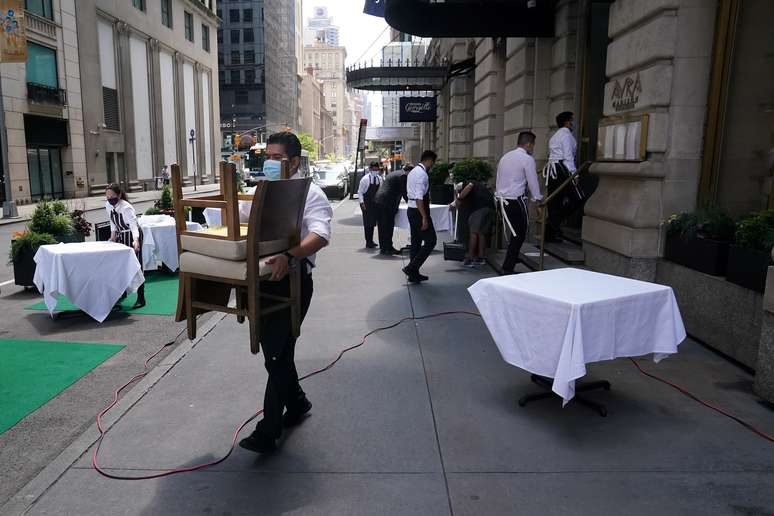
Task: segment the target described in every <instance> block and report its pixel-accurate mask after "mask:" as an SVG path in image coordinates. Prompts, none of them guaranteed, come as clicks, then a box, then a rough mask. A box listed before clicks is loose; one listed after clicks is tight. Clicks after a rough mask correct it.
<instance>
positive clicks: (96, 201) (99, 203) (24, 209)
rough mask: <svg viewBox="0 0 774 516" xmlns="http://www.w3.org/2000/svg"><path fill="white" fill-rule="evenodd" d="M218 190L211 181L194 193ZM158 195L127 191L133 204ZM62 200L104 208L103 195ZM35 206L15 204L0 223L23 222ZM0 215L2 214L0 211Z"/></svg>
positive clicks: (76, 205)
mask: <svg viewBox="0 0 774 516" xmlns="http://www.w3.org/2000/svg"><path fill="white" fill-rule="evenodd" d="M218 190H220V185H219V184H217V183H213V184H206V185H198V186H197V187H196V190H195V191H196V193H201V194H206V193H209V192H214V191H218ZM192 192H194V187H193V186H186V187H185V188H183V193H186V194H191V193H192ZM160 196H161V190H149V191H147V192H130V193H129V198H130V200H131V201H132V203H134V204H136V203H140V202H144V201H155V200H156V199H158V198H159V197H160ZM64 201H65V202H66V203H68V205H69V206H72V208H73V209H75V208H78V209H81V210H83V211H91V210H99V209H105V196H104V195H95V196H92V197H79V198H76V199H64ZM35 206H37V204H36V203H32V204H25V205H23V206H17V207H16V209H17V210H18V212H19V216H18V217H14V218H5V217H0V225H4V224H15V223H17V222H24V221H27V220H29V219H30V217H31V216H32V212H33V211H35ZM0 215H2V214H1V213H0Z"/></svg>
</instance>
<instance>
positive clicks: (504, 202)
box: [494, 195, 529, 237]
mask: <svg viewBox="0 0 774 516" xmlns="http://www.w3.org/2000/svg"><path fill="white" fill-rule="evenodd" d="M526 197H527V196H526V195H525V196H523V197H521V199H508V198H506V197H503V196H501V195H495V200H494V202H495V210H497V209H498V207H499V210H500V213H501V214H502V216H503V219H504V220H505V223H506V224H507V225H508V229H510V230H511V236H512V237H515V236H516V230H515V229H513V225H512V224H511V220H510V219H509V218H508V214H507V213H505V207H506V206H508V204H509V203H510V202H519V201H521V202H523V203H524V208H525V210H524V211H525V213H526V214H527V226H528V227H529V210H528V209H526V207H527V204H526V202H527V201H526ZM503 232H505V226H503Z"/></svg>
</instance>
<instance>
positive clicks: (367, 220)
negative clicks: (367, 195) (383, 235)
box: [360, 202, 379, 244]
mask: <svg viewBox="0 0 774 516" xmlns="http://www.w3.org/2000/svg"><path fill="white" fill-rule="evenodd" d="M364 206H365V209H363V208H360V210H361V211H362V212H363V230H364V232H365V241H366V244H373V243H374V228H375V227H376V224H377V221H378V219H379V217H378V213H377V209H376V204H375V203H373V202H371V203H365V204H364Z"/></svg>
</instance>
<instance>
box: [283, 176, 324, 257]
mask: <svg viewBox="0 0 774 516" xmlns="http://www.w3.org/2000/svg"><path fill="white" fill-rule="evenodd" d="M291 179H301V174H299V173H298V172H296V173H295V174H294V175H293V177H291ZM332 218H333V209H332V208H331V203H330V202H328V197H327V196H326V195H325V193H323V191H322V189H320V187H319V186H317V185H316V184H314V183H311V184H310V185H309V192H308V193H307V194H306V206H304V218H303V220H302V222H301V240H302V241H303V240H304V239H305V238H306V237H307V236H308V235H309V233H314V234H315V235H317V236H319V237H320V238H322V239H324V240H325V241H326V242H330V241H331V219H332ZM315 257H316V253H315V254H313V255H311V256H307V257H306V258H307V260H309V261H310V262H311V264H312V265H314V260H315Z"/></svg>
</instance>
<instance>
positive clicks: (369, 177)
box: [357, 172, 382, 203]
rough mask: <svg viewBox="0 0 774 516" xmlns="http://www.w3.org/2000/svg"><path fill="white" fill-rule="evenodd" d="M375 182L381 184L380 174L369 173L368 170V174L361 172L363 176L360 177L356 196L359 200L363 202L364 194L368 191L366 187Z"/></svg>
mask: <svg viewBox="0 0 774 516" xmlns="http://www.w3.org/2000/svg"><path fill="white" fill-rule="evenodd" d="M372 181H374V182H376V185H377V186H378V185H381V184H382V176H380V175H379V174H371V173H370V172H369V173H368V174H363V177H362V178H361V179H360V184H359V185H358V187H357V198H358V199H360V202H361V203H363V202H365V194H366V192H367V191H368V188H369V187H370V186H371V182H372Z"/></svg>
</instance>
